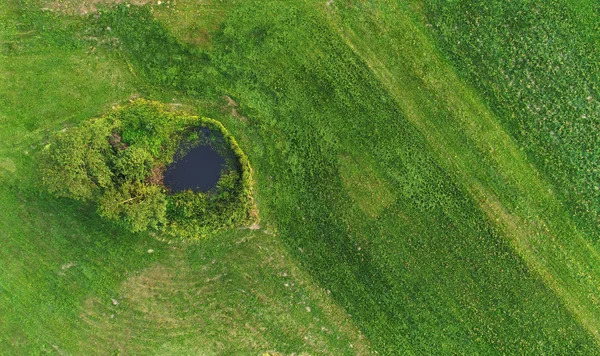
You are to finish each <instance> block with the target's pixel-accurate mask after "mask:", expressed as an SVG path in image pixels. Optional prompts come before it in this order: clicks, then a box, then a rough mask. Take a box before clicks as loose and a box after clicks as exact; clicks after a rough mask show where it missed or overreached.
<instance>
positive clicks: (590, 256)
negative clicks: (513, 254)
mask: <svg viewBox="0 0 600 356" xmlns="http://www.w3.org/2000/svg"><path fill="white" fill-rule="evenodd" d="M378 6H379V8H377V9H374V8H372V7H371V8H369V9H367V10H366V11H364V16H365V18H367V17H368V19H366V20H368V21H365V22H364V23H367V22H369V21H370V22H369V23H370V25H371V26H373V23H374V24H376V26H379V28H381V29H383V30H382V31H378V32H379V33H373V31H369V30H368V29H365V28H364V26H363V25H362V23H361V24H360V25H355V26H353V25H351V24H348V23H346V22H342V21H341V20H340V18H339V17H338V16H337V15H338V11H340V10H338V9H337V8H335V7H329V6H328V7H327V8H326V9H324V12H326V13H327V16H328V18H329V20H330V22H331V24H332V26H333V28H335V29H337V31H338V33H339V35H340V36H341V37H342V38H343V39H344V40H345V41H346V43H347V44H348V46H349V47H350V48H352V50H353V51H354V52H355V53H356V54H357V55H358V56H359V57H360V58H361V59H362V60H363V61H364V62H365V63H366V64H367V65H368V66H369V68H370V69H371V70H372V72H373V73H374V74H375V76H376V77H377V78H378V79H379V80H380V81H381V83H382V84H383V85H384V86H385V87H386V88H387V89H388V90H389V92H390V93H391V95H392V96H393V97H394V98H395V100H396V101H397V103H398V104H399V105H400V107H401V108H402V109H403V111H404V113H405V115H406V117H407V118H408V120H410V122H411V123H412V124H414V125H415V126H416V127H417V128H418V129H419V130H420V131H421V132H422V133H423V135H424V136H425V138H426V140H427V142H428V144H429V146H430V147H431V149H432V150H433V151H434V152H435V153H436V155H437V156H438V159H439V163H440V164H441V165H442V166H443V167H444V168H445V169H446V170H447V171H448V172H451V173H453V174H454V176H455V177H456V179H457V181H458V182H460V184H462V185H463V186H464V187H465V189H466V190H467V191H468V192H469V193H470V194H471V195H472V196H473V197H474V199H475V200H476V201H477V202H479V206H480V208H481V209H482V210H483V211H484V212H485V213H486V214H487V216H488V217H489V219H490V221H492V222H493V223H494V224H496V225H497V226H498V227H499V228H500V230H501V231H502V232H503V233H504V234H505V236H506V238H507V239H508V240H509V241H510V242H511V244H512V246H513V247H514V248H515V250H516V251H517V253H518V254H519V255H520V256H521V257H522V258H523V259H524V261H525V262H526V263H527V265H528V266H529V267H530V268H531V269H532V270H533V271H535V272H536V273H537V274H538V275H539V276H540V278H542V280H543V281H544V282H545V284H546V285H547V286H548V287H549V288H551V289H552V290H553V291H554V292H555V293H556V295H557V296H558V297H559V298H560V299H561V300H562V302H563V303H564V304H565V306H566V307H567V308H568V310H569V311H570V312H571V313H572V314H573V315H574V316H575V317H576V319H577V320H578V321H579V322H580V323H581V324H582V325H583V326H584V327H585V328H586V329H587V330H588V331H589V332H590V333H591V334H592V335H593V337H594V339H595V340H596V342H597V343H598V344H599V345H600V334H599V332H598V325H600V308H599V304H598V301H597V300H595V299H594V298H593V296H594V295H597V294H598V291H599V288H598V286H600V273H598V272H599V271H598V268H599V267H600V256H599V255H598V252H597V251H596V250H594V249H593V247H591V246H590V245H589V243H588V242H587V240H586V239H585V238H584V236H582V234H581V232H579V231H577V229H576V228H575V225H574V224H573V223H572V222H571V221H570V217H569V216H568V214H567V213H566V212H565V210H564V209H563V208H562V207H561V202H560V201H559V200H558V199H557V198H556V197H555V195H554V193H553V191H552V189H551V186H550V185H549V184H548V183H547V182H546V181H545V180H544V179H543V177H541V175H540V173H539V172H538V171H537V170H536V169H535V168H534V167H533V165H531V164H530V163H529V162H528V161H527V159H526V157H525V155H524V153H522V152H521V150H520V149H519V147H518V146H517V145H516V143H515V142H514V141H513V140H512V138H511V137H510V136H509V135H508V134H507V133H506V132H505V131H504V130H503V128H502V127H501V126H500V125H499V123H498V120H497V119H496V118H495V117H494V115H493V113H491V112H490V110H489V109H488V108H487V107H486V106H485V104H484V103H483V102H481V100H480V99H479V98H478V96H477V94H476V93H475V92H474V91H473V90H472V89H471V88H469V87H467V86H466V85H465V84H463V83H462V82H461V81H460V79H459V78H458V76H457V75H456V73H455V72H454V71H453V69H452V68H451V67H450V66H449V65H448V64H447V63H446V62H445V61H444V60H443V59H442V58H441V56H439V54H438V51H437V50H436V49H435V47H434V45H433V44H432V41H431V40H430V38H429V37H428V35H427V34H426V32H425V31H426V30H425V29H424V28H423V27H422V26H421V25H419V24H417V23H416V21H414V20H413V19H412V18H411V17H410V15H408V14H407V9H405V8H400V7H399V6H401V5H392V4H388V3H387V2H386V4H385V5H383V4H380V5H378ZM382 43H383V44H382ZM384 44H387V48H390V47H391V48H392V50H388V51H387V52H386V53H381V52H383V51H379V52H377V50H376V49H377V48H386V46H385V45H384ZM415 82H418V83H419V85H411V84H413V83H415ZM432 113H438V114H437V115H432ZM439 113H442V114H439ZM465 142H467V143H468V144H465Z"/></svg>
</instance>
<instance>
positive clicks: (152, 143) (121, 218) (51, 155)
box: [40, 99, 254, 241]
mask: <svg viewBox="0 0 600 356" xmlns="http://www.w3.org/2000/svg"><path fill="white" fill-rule="evenodd" d="M203 147H204V151H206V152H209V151H214V152H213V156H214V153H215V152H216V153H217V154H218V156H219V157H220V158H221V159H220V162H221V163H222V165H221V166H220V167H221V170H220V172H219V173H220V176H219V177H218V180H217V181H216V184H213V185H214V186H212V187H210V189H208V190H206V188H207V187H204V188H205V190H201V189H198V188H199V187H197V186H194V187H190V188H191V189H183V188H181V187H177V188H176V189H172V188H171V187H170V186H169V184H168V183H167V184H165V172H168V170H169V169H172V168H174V167H175V166H176V165H177V163H178V162H179V161H180V160H182V159H185V157H186V155H187V154H188V153H190V152H191V151H193V150H198V149H201V148H203ZM199 164H201V162H199ZM178 174H181V172H179V173H178ZM40 175H41V178H42V182H43V184H44V186H45V187H46V188H47V190H48V191H49V192H51V193H53V194H55V195H57V196H60V197H68V198H73V199H77V200H81V201H88V202H93V203H95V204H96V206H97V211H98V213H99V214H100V215H101V216H102V217H104V218H106V219H109V220H111V221H114V222H116V223H118V224H121V225H122V226H123V227H125V228H127V229H129V230H131V231H133V232H139V231H150V232H152V233H154V234H155V235H156V236H157V237H158V238H160V239H164V240H168V241H172V240H185V241H191V240H198V239H201V238H204V237H208V236H210V235H211V234H214V233H215V232H217V231H219V230H223V229H226V228H232V227H236V226H244V225H248V224H250V223H252V220H253V219H254V217H253V215H254V214H251V209H252V207H253V198H252V174H251V167H250V163H249V161H248V158H247V157H246V155H245V154H244V152H242V150H241V149H240V147H239V146H238V144H237V142H236V140H235V139H234V137H233V136H232V135H231V134H230V133H229V132H228V131H227V130H226V129H225V127H224V126H223V125H222V124H221V123H220V122H218V121H216V120H213V119H209V118H204V117H198V116H193V115H189V114H187V113H184V112H181V111H174V110H171V109H170V108H169V107H168V106H166V105H163V104H160V103H157V102H152V101H147V100H143V99H138V100H135V101H132V102H130V103H129V104H128V105H125V106H120V107H117V108H115V109H113V110H112V111H110V112H108V113H107V114H105V115H104V116H103V117H100V118H94V119H90V120H87V121H84V122H82V123H81V124H79V125H78V126H73V127H70V128H67V129H64V130H62V131H60V132H57V133H56V134H54V135H53V136H52V137H51V138H50V140H49V143H48V144H47V145H46V146H45V147H44V149H43V150H42V153H41V155H40ZM215 180H216V179H215ZM171 185H172V184H171ZM184 188H185V187H184Z"/></svg>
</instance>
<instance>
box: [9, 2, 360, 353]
mask: <svg viewBox="0 0 600 356" xmlns="http://www.w3.org/2000/svg"><path fill="white" fill-rule="evenodd" d="M5 5H6V4H4V5H2V10H3V12H2V15H3V17H2V23H3V24H5V25H11V24H13V25H14V27H13V30H12V31H8V30H5V31H3V33H2V34H3V36H2V37H3V41H4V40H5V39H6V41H11V42H9V43H12V44H13V45H11V47H10V48H7V47H3V52H2V54H1V56H0V63H1V65H0V68H1V70H0V72H1V74H0V75H1V76H2V77H3V78H6V79H7V80H6V81H3V82H2V85H0V96H1V97H2V98H3V100H2V104H0V116H1V117H2V127H1V130H0V137H1V139H2V144H1V147H0V152H1V153H2V154H1V157H2V159H1V160H0V183H1V184H0V237H1V240H2V249H0V261H1V262H2V269H1V270H0V345H2V350H3V351H2V352H3V353H7V354H39V353H42V354H44V353H59V354H64V353H66V354H80V353H85V352H91V353H95V354H112V353H119V352H120V353H124V354H149V353H163V354H239V353H242V354H257V353H261V352H267V351H273V352H284V353H292V352H297V353H301V352H309V353H310V354H345V353H346V354H355V353H359V354H366V353H368V352H369V345H368V343H367V341H366V340H364V338H363V337H362V336H361V333H360V331H359V330H358V329H356V327H355V326H354V325H353V323H352V321H351V320H350V318H349V317H348V316H347V315H346V313H345V312H344V311H343V310H341V309H340V308H339V307H337V306H336V305H335V304H334V303H333V302H332V300H331V299H330V297H329V296H328V295H327V293H326V291H325V290H324V289H322V288H319V287H318V286H316V285H315V283H314V282H313V281H312V279H311V278H310V277H309V276H308V275H307V274H306V273H305V272H303V271H301V270H299V268H298V264H297V262H295V261H294V259H293V258H291V257H290V255H289V252H287V251H286V250H285V249H283V245H282V244H281V242H280V241H279V240H278V238H277V237H275V236H273V235H269V234H267V233H266V232H263V231H258V232H251V231H249V230H240V231H235V232H232V233H230V234H227V235H223V236H219V237H216V238H215V239H214V240H211V241H209V242H207V243H205V244H200V245H197V246H191V247H186V246H179V247H173V246H169V245H166V244H164V243H159V242H158V241H157V240H156V239H155V238H153V237H151V236H145V235H142V234H139V235H132V234H127V233H124V232H123V231H120V230H118V229H115V228H113V227H111V226H110V225H108V224H107V223H106V222H104V221H102V220H101V219H99V218H98V216H97V215H96V213H95V211H94V208H93V207H92V206H89V205H86V204H81V203H76V202H72V201H68V200H63V199H55V198H53V197H51V196H49V195H48V194H45V193H43V192H42V190H41V187H39V185H38V181H37V179H36V176H35V175H36V161H35V159H36V153H37V152H38V151H39V150H40V149H42V147H43V146H44V144H45V140H46V138H47V136H48V135H49V134H50V132H52V131H55V130H60V129H61V128H62V127H64V125H71V124H75V123H77V122H78V121H80V120H83V119H86V118H88V117H92V116H96V115H99V114H101V113H103V112H104V111H106V110H108V109H109V108H110V107H111V106H112V105H114V104H117V103H121V102H123V101H126V100H127V98H129V97H130V96H132V95H135V94H138V93H139V92H143V91H144V90H145V89H144V86H143V85H139V82H138V81H136V79H135V77H134V75H133V74H131V71H130V69H129V67H128V66H127V64H126V62H123V61H120V60H118V59H117V58H116V57H114V56H112V55H111V54H109V53H107V52H106V51H104V50H103V49H102V48H98V47H96V49H94V47H95V46H94V44H95V43H96V42H94V41H93V40H92V42H91V44H89V43H87V42H84V41H81V40H78V39H77V38H79V35H76V34H75V33H76V32H77V31H78V30H76V28H77V27H78V26H79V22H80V21H81V19H79V18H72V19H61V18H55V17H54V16H53V15H49V14H46V15H44V14H40V13H37V12H36V11H33V10H35V9H34V8H27V7H25V8H19V7H17V6H15V7H14V8H11V9H8V8H7V7H6V6H5ZM8 10H10V11H8ZM22 10H23V11H25V10H26V11H27V12H23V13H18V12H17V11H22ZM21 15H25V17H26V16H31V17H29V19H30V21H31V22H30V23H25V24H24V23H23V22H26V21H23V17H21ZM26 18H27V17H26ZM66 24H69V26H70V27H71V29H70V30H69V31H71V32H70V33H68V34H65V33H67V32H62V31H63V29H62V27H61V26H62V25H66ZM8 27H9V26H6V28H8ZM40 27H45V31H46V32H45V33H43V34H42V33H41V32H42V31H41V29H40ZM6 28H5V29H6ZM65 31H66V30H65ZM58 37H62V38H64V39H68V41H62V40H61V42H60V43H57V41H56V39H57V38H58ZM3 46H6V43H3ZM267 232H268V231H267ZM149 250H152V251H151V252H152V253H149V252H148V251H149ZM113 300H114V301H113Z"/></svg>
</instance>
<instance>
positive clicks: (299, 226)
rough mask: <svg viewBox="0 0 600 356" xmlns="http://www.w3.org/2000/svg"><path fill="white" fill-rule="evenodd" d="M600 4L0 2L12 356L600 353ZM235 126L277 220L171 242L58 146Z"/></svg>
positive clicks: (261, 206) (3, 332) (2, 217)
mask: <svg viewBox="0 0 600 356" xmlns="http://www.w3.org/2000/svg"><path fill="white" fill-rule="evenodd" d="M598 14H599V12H598V6H597V5H596V4H595V3H594V2H592V1H585V0H578V1H555V2H552V3H548V2H544V1H541V0H540V1H538V0H535V1H524V0H517V1H512V2H506V1H502V0H491V1H452V2H448V1H437V0H410V1H404V2H396V1H386V0H382V1H375V2H370V1H351V0H331V1H321V0H320V1H312V0H305V1H299V0H298V1H295V0H294V1H237V0H224V1H217V0H185V1H184V0H179V1H174V0H171V1H160V2H156V1H153V2H149V1H143V0H132V1H131V3H125V2H121V1H114V0H83V1H75V0H63V1H59V0H7V1H2V2H0V241H1V243H2V245H1V246H0V247H1V248H0V267H1V268H0V346H1V348H0V350H2V351H1V352H0V354H2V353H6V354H8V355H20V354H60V355H63V354H64V355H71V354H73V355H77V354H85V353H88V354H100V355H111V354H115V355H116V354H123V355H138V354H160V355H204V354H207V355H234V354H243V355H246V354H247V355H265V354H266V355H346V354H347V355H367V354H379V355H400V354H416V355H423V354H432V355H437V354H485V355H488V354H551V355H577V354H580V355H593V354H598V353H600V333H599V329H600V299H599V297H598V295H599V292H600V291H599V288H600V287H599V286H600V253H599V250H598V248H599V246H600V245H599V244H598V238H599V237H600V229H599V228H598V226H599V223H600V220H599V216H600V215H599V212H600V195H599V194H600V193H599V188H598V186H600V171H599V170H598V169H599V164H600V163H599V162H600V150H599V149H598V147H600V142H599V141H600V135H599V133H598V128H599V122H600V117H599V113H600V111H599V110H598V109H599V105H600V104H599V103H600V101H599V100H600V92H599V91H598V90H599V87H600V74H599V73H600V71H599V69H600V68H598V66H599V65H600V64H599V63H600V61H599V60H598V59H599V58H598V55H599V52H598V49H597V48H600V46H599V45H600V35H599V32H598V30H599V29H600V18H599V15H598ZM140 97H141V98H145V99H149V100H155V101H161V102H163V103H165V104H167V105H169V106H170V107H172V108H173V109H176V110H183V111H185V112H187V113H192V114H195V115H200V116H205V117H210V118H213V119H216V120H218V121H220V122H221V123H222V124H223V125H224V126H225V127H226V128H227V130H228V131H229V132H230V133H231V134H232V135H233V136H234V137H235V139H236V141H237V142H238V144H239V146H240V148H241V149H242V150H243V151H244V152H245V153H246V155H247V156H248V158H249V161H250V164H251V166H252V169H253V182H254V201H255V203H256V208H257V212H258V216H259V219H260V221H259V222H258V224H256V225H253V226H251V227H243V228H236V229H230V230H228V231H223V232H219V233H216V234H215V235H214V236H210V237H209V238H206V239H203V240H201V241H200V242H197V243H182V242H173V243H166V242H161V241H160V240H159V239H157V236H153V234H152V233H145V232H142V233H130V232H127V231H125V230H123V229H122V228H121V227H119V226H117V225H115V224H114V223H113V222H112V221H109V220H104V219H102V218H101V217H99V215H98V214H97V212H96V208H95V207H94V206H93V205H92V204H88V203H82V202H77V201H73V200H69V199H66V198H57V197H54V196H53V195H52V194H50V193H47V192H46V191H45V189H44V187H43V186H42V185H41V182H40V179H39V170H38V162H39V153H40V152H41V150H42V149H43V148H44V146H45V145H46V144H47V143H48V139H49V137H50V136H51V135H52V134H53V133H54V132H57V131H59V130H62V129H64V128H67V127H71V126H73V125H76V124H78V123H79V122H82V121H83V120H86V119H88V118H92V117H100V116H102V115H103V114H104V113H106V112H108V111H109V110H111V108H113V107H115V106H117V105H122V104H126V103H127V102H129V101H130V100H133V99H135V98H140Z"/></svg>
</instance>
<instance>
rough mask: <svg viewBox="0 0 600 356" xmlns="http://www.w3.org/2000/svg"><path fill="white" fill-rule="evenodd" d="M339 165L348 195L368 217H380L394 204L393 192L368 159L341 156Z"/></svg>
mask: <svg viewBox="0 0 600 356" xmlns="http://www.w3.org/2000/svg"><path fill="white" fill-rule="evenodd" d="M339 163H340V165H339V168H340V174H341V176H342V181H343V182H344V186H345V187H346V189H347V190H348V194H349V195H350V197H351V198H352V199H354V201H356V203H357V204H358V206H359V207H360V209H361V210H362V211H363V212H364V213H365V214H366V215H367V216H369V217H372V218H375V217H377V216H379V214H381V213H382V212H383V211H384V210H385V208H387V207H388V206H389V205H390V204H391V203H393V202H394V199H395V196H394V193H393V191H392V190H391V188H390V187H389V186H388V183H387V182H386V181H385V180H384V179H382V178H381V177H380V176H379V175H378V173H377V172H376V171H375V170H374V169H373V163H372V162H370V160H369V159H368V158H367V157H365V156H360V157H356V156H350V155H341V156H340V158H339Z"/></svg>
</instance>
